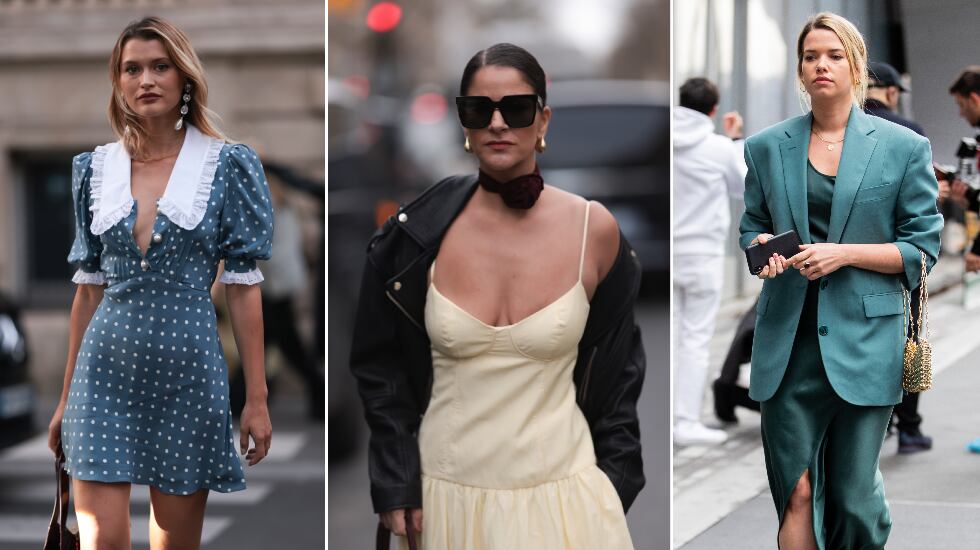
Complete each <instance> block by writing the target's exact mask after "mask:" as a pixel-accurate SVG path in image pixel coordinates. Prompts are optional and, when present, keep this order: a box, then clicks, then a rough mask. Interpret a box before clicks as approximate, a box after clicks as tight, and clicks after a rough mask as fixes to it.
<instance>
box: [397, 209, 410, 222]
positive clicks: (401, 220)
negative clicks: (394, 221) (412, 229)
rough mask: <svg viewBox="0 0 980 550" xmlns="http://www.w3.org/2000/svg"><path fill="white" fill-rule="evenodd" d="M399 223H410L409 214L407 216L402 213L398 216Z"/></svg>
mask: <svg viewBox="0 0 980 550" xmlns="http://www.w3.org/2000/svg"><path fill="white" fill-rule="evenodd" d="M398 221H400V222H402V223H405V222H407V221H408V214H406V213H404V212H402V213H401V214H398Z"/></svg>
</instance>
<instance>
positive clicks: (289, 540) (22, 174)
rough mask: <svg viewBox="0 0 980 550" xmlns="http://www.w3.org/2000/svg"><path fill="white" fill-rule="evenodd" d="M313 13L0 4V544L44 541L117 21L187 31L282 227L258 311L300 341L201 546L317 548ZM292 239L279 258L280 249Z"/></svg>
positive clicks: (320, 343)
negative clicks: (51, 435) (83, 223)
mask: <svg viewBox="0 0 980 550" xmlns="http://www.w3.org/2000/svg"><path fill="white" fill-rule="evenodd" d="M324 12H325V9H324V5H323V3H322V2H318V1H316V0H283V1H280V2H275V3H270V2H264V1H261V0H195V1H193V2H192V1H190V0H99V1H90V0H3V1H0V97H2V98H3V101H2V102H0V548H5V549H6V548H10V549H20V548H24V549H27V548H37V547H39V545H40V544H41V540H42V538H43V535H44V534H45V532H46V527H47V522H48V519H49V518H50V510H51V505H52V503H53V500H54V493H55V483H54V482H55V479H54V477H53V474H54V469H53V468H52V466H53V457H52V456H51V453H50V451H47V449H46V448H45V438H46V428H47V425H48V422H49V420H50V417H51V413H52V412H53V410H54V408H55V406H56V403H57V399H58V396H59V394H60V391H61V386H62V378H63V376H64V368H65V360H66V355H67V345H68V323H69V318H68V315H69V309H70V306H71V300H72V296H73V293H74V290H75V288H74V285H73V284H72V283H71V281H70V279H71V276H72V273H73V272H74V268H73V266H70V265H68V264H67V263H66V262H65V258H66V257H67V254H68V249H69V247H70V245H71V241H72V238H73V229H72V227H73V214H72V205H71V200H72V199H71V166H70V163H71V158H72V156H73V155H75V154H78V153H80V152H84V151H91V150H92V149H93V148H94V147H95V146H96V145H100V144H104V143H107V142H110V141H114V140H115V139H116V138H115V137H114V136H113V135H112V132H111V130H110V128H109V124H108V122H107V119H106V108H107V106H108V103H109V95H110V83H109V79H108V67H107V65H108V59H109V55H110V53H111V51H112V47H113V44H114V43H115V41H116V38H117V37H118V35H119V33H120V32H121V31H122V29H123V28H124V27H125V26H126V24H127V23H129V22H130V21H133V20H136V19H139V18H141V17H144V16H148V15H159V16H162V17H164V18H167V19H170V20H171V21H172V22H174V23H175V24H176V25H177V26H178V27H180V28H181V29H183V30H184V32H186V33H187V35H188V36H189V37H190V40H191V42H192V43H193V44H194V46H195V49H196V50H197V53H198V55H199V56H200V57H201V59H202V62H203V64H204V68H205V72H206V75H207V78H208V84H209V88H210V98H209V107H210V108H211V109H213V110H214V111H216V112H217V113H218V114H219V115H220V117H221V120H220V121H219V126H220V127H221V128H222V129H223V130H224V131H225V132H226V133H227V135H229V136H230V137H231V138H232V139H233V140H236V141H240V142H243V143H246V144H248V145H250V146H252V147H253V148H255V150H256V151H257V152H258V154H259V156H260V157H261V159H262V161H263V164H264V165H265V167H266V171H267V177H268V179H269V182H270V186H271V187H272V191H273V197H274V198H273V200H274V203H275V209H276V215H277V226H276V229H277V237H280V234H279V231H280V228H281V227H282V228H286V227H290V228H291V229H290V230H286V234H288V235H289V238H288V239H287V240H286V244H283V245H280V244H279V241H277V242H276V245H275V247H276V248H275V249H276V251H277V252H276V254H274V259H273V260H271V261H270V262H267V263H265V265H261V264H260V267H261V269H262V270H263V272H265V273H266V277H267V281H266V283H263V295H264V298H266V299H267V300H264V301H266V305H265V308H266V312H267V313H266V316H267V319H277V322H276V325H275V328H276V330H278V331H279V332H278V333H277V334H280V335H281V334H283V333H284V331H283V330H282V329H283V327H285V326H292V327H294V328H295V329H296V332H297V333H298V334H299V335H300V341H301V345H296V344H295V342H292V341H290V342H289V343H288V344H287V343H283V342H286V340H280V341H279V342H280V343H279V344H278V345H277V344H275V343H270V344H269V346H268V356H267V373H268V378H269V384H270V407H271V411H272V422H273V425H274V426H275V435H274V437H273V440H274V442H273V446H272V450H271V454H270V456H269V458H268V459H266V461H264V462H263V463H262V464H260V465H258V466H256V467H254V468H249V469H248V470H247V473H246V477H247V482H248V487H249V488H248V490H246V491H244V492H240V493H236V494H232V495H217V494H212V495H211V498H210V503H209V507H208V513H207V519H206V521H205V524H206V526H205V533H204V547H205V548H263V547H270V546H273V545H274V544H278V545H279V546H280V547H283V548H314V547H320V546H322V544H323V540H324V532H323V521H324V520H323V517H324V513H325V510H324V504H323V502H324V488H323V481H324V479H323V478H324V473H323V472H324V467H323V464H324V450H323V449H324V435H323V421H322V417H323V412H322V411H323V395H324V390H323V386H322V378H323V374H322V372H323V357H324V338H323V334H324V330H323V320H324V306H323V304H324V292H323V290H324V278H325V277H324V274H325V268H324V264H325V258H324V252H323V250H324V238H325V237H324V222H323V219H324V210H325V209H324V198H325V186H324V152H325V143H324V137H323V136H324V115H325V105H324V103H325V101H324V93H325V87H326V79H325V74H324V69H323V63H324V44H325V39H324V35H323V28H324ZM287 219H288V220H290V221H285V220H287ZM280 221H283V223H282V224H281V225H280ZM289 246H292V247H294V250H293V251H292V254H282V253H280V252H281V251H282V250H285V249H286V248H288V247H289ZM276 256H279V258H278V259H277V258H276ZM290 256H291V257H292V258H293V259H298V260H297V261H298V265H299V268H295V265H296V263H295V262H294V264H292V265H293V268H289V269H292V270H293V273H291V274H290V276H289V277H288V282H284V279H286V278H284V277H283V276H282V275H281V274H282V272H283V271H284V270H288V269H287V268H284V266H283V265H282V264H281V262H282V258H284V257H290ZM277 262H279V263H277ZM273 273H278V274H279V275H272V276H270V274H273ZM221 294H223V293H221V292H219V293H218V295H221ZM286 304H289V305H291V306H292V307H293V310H294V312H295V315H294V316H292V317H291V319H290V320H289V321H285V320H284V319H285V318H286V317H287V316H286V315H283V314H279V315H275V314H273V311H282V310H283V309H288V306H287V305H286ZM218 307H219V312H220V310H221V305H220V304H219V305H218ZM277 308H278V309H277ZM219 324H220V323H219ZM222 330H223V332H221V336H222V341H223V343H224V345H225V349H226V355H227V356H228V359H229V363H230V376H231V383H232V384H231V388H232V391H233V400H232V402H233V408H234V407H235V406H236V403H237V406H240V404H241V395H243V394H242V393H241V392H242V390H243V384H242V381H241V375H240V369H239V368H238V364H237V353H236V352H235V351H234V340H233V338H232V337H231V333H230V331H229V330H227V329H222ZM270 332H271V331H270V330H269V329H268V328H267V333H270ZM299 349H302V350H303V351H302V353H296V352H297V350H299ZM298 373H303V374H302V375H301V374H298ZM317 379H319V382H317ZM317 411H319V413H318V414H317ZM147 497H148V491H147V489H146V488H145V487H143V486H134V487H133V497H132V498H133V507H132V513H133V537H134V541H135V548H147V547H148V545H147V541H146V539H147V533H146V522H147V516H148V513H149V507H148V500H147Z"/></svg>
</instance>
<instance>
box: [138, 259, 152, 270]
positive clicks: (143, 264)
mask: <svg viewBox="0 0 980 550" xmlns="http://www.w3.org/2000/svg"><path fill="white" fill-rule="evenodd" d="M140 269H142V270H143V271H146V270H148V269H150V262H148V261H146V260H145V259H143V260H140Z"/></svg>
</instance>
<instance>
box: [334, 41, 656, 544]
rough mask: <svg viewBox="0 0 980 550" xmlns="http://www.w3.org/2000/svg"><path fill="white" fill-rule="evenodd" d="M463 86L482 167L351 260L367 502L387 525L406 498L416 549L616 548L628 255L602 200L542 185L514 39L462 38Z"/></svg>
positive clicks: (527, 68)
mask: <svg viewBox="0 0 980 550" xmlns="http://www.w3.org/2000/svg"><path fill="white" fill-rule="evenodd" d="M460 94H461V97H458V98H457V100H456V104H457V107H458V114H459V118H460V122H461V123H462V125H463V128H464V129H463V133H464V135H465V140H464V144H463V147H464V149H465V150H466V151H468V152H471V153H472V154H474V155H475V156H476V157H477V159H478V160H479V168H480V169H479V175H478V176H476V175H473V176H462V177H452V178H448V179H445V180H443V181H441V182H440V183H438V184H436V185H435V186H434V187H432V188H430V189H429V190H428V191H426V192H425V193H423V194H422V195H421V196H420V197H419V198H418V199H416V200H415V201H413V202H411V203H409V204H408V205H405V206H403V207H401V208H399V210H398V212H397V214H396V215H395V216H393V217H392V218H389V219H388V221H387V222H386V223H385V224H384V226H383V227H382V228H381V229H380V230H379V231H378V232H377V233H376V234H375V236H374V238H373V239H372V240H371V243H370V245H369V252H368V261H367V265H366V267H365V269H364V279H363V284H362V287H361V294H360V303H359V305H358V313H357V320H356V322H355V329H354V337H353V345H352V350H351V369H352V371H353V373H354V375H355V376H356V377H357V379H358V384H359V389H360V393H361V398H362V399H363V402H364V408H365V412H366V416H367V420H368V424H369V425H370V428H371V448H370V453H369V459H370V465H371V468H370V472H371V495H372V499H373V501H374V509H375V511H376V512H378V513H379V514H380V515H381V519H382V521H383V522H384V523H385V524H386V525H387V526H389V527H390V528H391V529H392V530H393V531H394V532H395V533H396V534H404V533H405V532H406V529H405V524H404V521H405V518H406V516H408V517H409V518H410V521H411V522H412V524H413V526H414V527H415V529H417V530H421V538H422V540H423V542H424V543H423V545H422V547H423V548H426V549H427V550H438V549H443V550H448V549H457V548H484V549H487V550H504V549H508V550H509V549H512V548H569V549H582V550H585V549H592V548H617V549H628V548H632V542H631V540H630V534H629V531H628V529H627V525H626V517H625V510H626V509H627V508H629V506H630V504H631V503H632V502H633V499H634V498H635V497H636V495H637V493H638V492H639V490H640V488H641V487H642V486H643V484H644V478H643V465H642V461H641V450H640V440H639V420H638V418H637V412H636V400H637V398H638V396H639V393H640V387H641V385H642V381H643V374H644V368H645V357H644V353H643V349H642V342H641V339H640V332H639V328H638V327H637V326H636V324H635V323H634V319H633V302H634V300H635V299H636V295H637V291H638V288H639V282H640V271H639V265H638V263H637V261H636V260H635V258H634V256H633V254H631V249H630V246H629V244H628V243H627V242H626V241H625V239H624V238H623V237H622V235H621V233H620V232H619V229H618V227H617V223H616V220H615V219H613V217H612V215H611V214H610V213H609V211H608V210H606V208H605V207H603V206H602V205H601V204H599V203H595V202H589V201H586V200H584V199H583V198H581V197H578V196H576V195H572V194H570V193H568V192H565V191H562V190H560V189H558V188H555V187H552V186H548V185H544V183H543V181H542V179H541V176H540V175H539V172H538V170H537V166H536V153H543V152H544V151H545V148H546V142H545V136H546V134H547V131H548V122H549V120H550V118H551V108H550V107H548V106H547V90H546V78H545V73H544V71H543V70H542V68H541V66H540V65H539V64H538V62H537V60H536V59H535V58H534V57H533V56H532V55H531V54H530V53H528V52H527V51H526V50H524V49H522V48H520V47H518V46H514V45H511V44H497V45H494V46H491V47H490V48H487V49H485V50H483V51H480V52H478V53H477V54H476V55H474V56H473V58H472V59H470V61H469V63H467V65H466V68H465V69H464V71H463V76H462V81H461V83H460ZM437 259H438V263H437V262H436V260H437ZM423 412H424V413H425V416H424V417H423V416H422V413H423ZM416 434H417V436H416ZM617 492H618V494H617ZM423 509H424V510H425V523H424V528H423V522H422V510H423ZM406 510H409V511H410V513H409V514H406ZM559 510H560V511H561V512H560V513H556V511H559Z"/></svg>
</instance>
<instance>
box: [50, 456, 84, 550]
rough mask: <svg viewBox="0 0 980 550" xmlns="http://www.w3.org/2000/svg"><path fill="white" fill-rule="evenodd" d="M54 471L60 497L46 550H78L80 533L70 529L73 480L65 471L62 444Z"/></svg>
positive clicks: (55, 505) (56, 502)
mask: <svg viewBox="0 0 980 550" xmlns="http://www.w3.org/2000/svg"><path fill="white" fill-rule="evenodd" d="M54 469H55V475H56V476H57V478H58V496H57V498H56V499H55V501H54V511H53V512H51V523H50V524H49V525H48V538H47V539H46V540H45V541H44V550H78V531H77V530H70V529H68V497H69V495H68V490H69V487H70V484H71V480H70V479H69V478H68V472H66V471H65V452H64V451H63V450H62V448H61V445H60V444H59V445H58V451H57V453H55V461H54Z"/></svg>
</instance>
